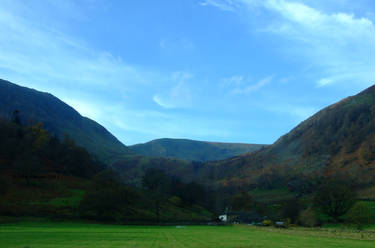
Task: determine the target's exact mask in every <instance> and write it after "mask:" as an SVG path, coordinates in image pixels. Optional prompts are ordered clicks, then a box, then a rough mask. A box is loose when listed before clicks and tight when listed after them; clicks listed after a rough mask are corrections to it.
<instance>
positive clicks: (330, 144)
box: [210, 86, 375, 187]
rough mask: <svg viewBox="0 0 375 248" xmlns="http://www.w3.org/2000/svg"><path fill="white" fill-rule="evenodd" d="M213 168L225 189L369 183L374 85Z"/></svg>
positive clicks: (373, 159) (374, 145) (373, 165)
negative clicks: (266, 144)
mask: <svg viewBox="0 0 375 248" xmlns="http://www.w3.org/2000/svg"><path fill="white" fill-rule="evenodd" d="M210 165H211V166H213V167H214V168H215V170H216V171H220V173H217V174H218V175H219V176H217V177H216V180H219V181H220V182H221V183H224V184H225V185H258V186H259V185H263V186H265V187H277V185H286V184H288V183H290V182H294V181H295V180H297V181H300V182H301V181H304V180H305V181H306V177H309V178H318V177H322V178H326V179H327V178H330V179H340V180H343V181H345V182H347V183H349V184H350V185H353V186H357V187H365V186H367V185H371V184H373V182H374V179H375V173H374V172H375V86H372V87H370V88H368V89H366V90H364V91H363V92H361V93H359V94H357V95H355V96H352V97H348V98H346V99H344V100H342V101H340V102H338V103H336V104H333V105H331V106H329V107H327V108H325V109H323V110H321V111H319V112H318V113H317V114H315V115H314V116H312V117H310V118H309V119H307V120H305V121H303V122H302V123H301V124H299V125H298V126H297V127H296V128H294V129H293V130H291V131H290V132H289V133H287V134H286V135H284V136H282V137H281V138H280V139H278V140H277V141H276V142H275V143H274V144H273V145H271V146H269V147H267V148H265V149H262V150H260V151H257V152H255V153H252V154H249V155H242V156H238V157H235V158H231V159H227V160H223V161H218V162H215V163H211V164H210Z"/></svg>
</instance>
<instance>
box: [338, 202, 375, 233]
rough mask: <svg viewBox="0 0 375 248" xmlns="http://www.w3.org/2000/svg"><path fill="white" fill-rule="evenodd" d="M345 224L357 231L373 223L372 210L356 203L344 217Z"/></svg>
mask: <svg viewBox="0 0 375 248" xmlns="http://www.w3.org/2000/svg"><path fill="white" fill-rule="evenodd" d="M344 220H345V222H347V223H348V224H351V225H354V226H355V227H356V228H357V229H358V230H362V229H363V228H364V227H365V226H367V225H370V224H371V223H372V222H373V221H374V215H373V213H372V209H371V208H370V207H369V206H368V205H367V204H365V203H364V202H357V203H356V204H355V205H354V206H353V207H352V208H351V209H349V211H348V213H347V214H346V215H345V216H344Z"/></svg>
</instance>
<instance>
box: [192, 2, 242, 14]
mask: <svg viewBox="0 0 375 248" xmlns="http://www.w3.org/2000/svg"><path fill="white" fill-rule="evenodd" d="M199 4H200V5H201V6H213V7H216V8H219V9H221V10H223V11H231V12H234V11H236V9H237V8H238V6H239V5H238V3H237V2H236V1H235V0H204V1H202V2H200V3H199Z"/></svg>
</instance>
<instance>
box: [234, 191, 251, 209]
mask: <svg viewBox="0 0 375 248" xmlns="http://www.w3.org/2000/svg"><path fill="white" fill-rule="evenodd" d="M253 205H254V204H253V199H252V198H251V196H250V195H249V193H247V192H241V193H239V194H236V195H235V196H234V197H233V198H232V208H233V210H235V211H250V210H251V209H252V207H253Z"/></svg>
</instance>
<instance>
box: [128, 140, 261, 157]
mask: <svg viewBox="0 0 375 248" xmlns="http://www.w3.org/2000/svg"><path fill="white" fill-rule="evenodd" d="M263 147H266V145H258V144H243V143H220V142H207V141H195V140H189V139H156V140H152V141H150V142H147V143H144V144H137V145H133V146H129V149H130V150H132V151H133V152H135V153H137V154H141V155H145V156H153V157H168V158H177V159H184V160H189V161H201V162H204V161H211V160H221V159H226V158H230V157H234V156H237V155H240V154H244V153H249V152H254V151H257V150H259V149H262V148H263Z"/></svg>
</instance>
